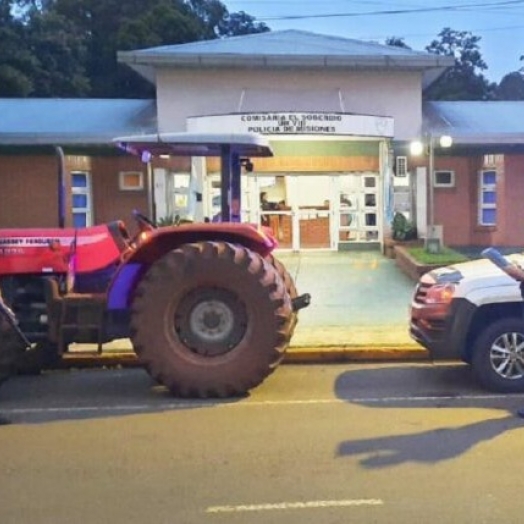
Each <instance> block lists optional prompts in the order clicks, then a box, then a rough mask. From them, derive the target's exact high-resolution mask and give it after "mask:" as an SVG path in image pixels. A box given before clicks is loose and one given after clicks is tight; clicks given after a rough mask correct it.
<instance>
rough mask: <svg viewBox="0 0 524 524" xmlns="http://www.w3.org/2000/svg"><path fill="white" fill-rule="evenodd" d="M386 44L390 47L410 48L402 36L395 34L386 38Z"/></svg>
mask: <svg viewBox="0 0 524 524" xmlns="http://www.w3.org/2000/svg"><path fill="white" fill-rule="evenodd" d="M386 45H389V46H392V47H401V48H402V49H411V47H409V46H408V45H407V44H406V42H404V39H403V38H399V37H397V36H390V37H388V38H386Z"/></svg>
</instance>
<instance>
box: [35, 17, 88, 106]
mask: <svg viewBox="0 0 524 524" xmlns="http://www.w3.org/2000/svg"><path fill="white" fill-rule="evenodd" d="M27 38H28V42H29V45H30V46H31V49H33V53H34V58H35V60H36V64H35V67H34V69H33V73H32V78H33V84H34V87H33V90H32V92H31V95H32V96H41V97H53V96H55V97H56V96H58V97H75V96H86V95H87V94H88V93H89V89H90V84H89V79H88V78H87V76H86V72H85V67H84V64H85V59H86V56H87V54H86V52H87V50H86V46H85V43H84V42H85V37H84V36H83V35H78V34H77V32H76V28H75V26H74V25H73V24H72V23H71V22H70V21H69V20H67V19H66V18H65V17H64V16H62V15H60V14H58V13H55V12H53V11H47V12H40V11H36V12H35V13H34V14H33V15H32V17H31V24H30V25H29V26H28V27H27Z"/></svg>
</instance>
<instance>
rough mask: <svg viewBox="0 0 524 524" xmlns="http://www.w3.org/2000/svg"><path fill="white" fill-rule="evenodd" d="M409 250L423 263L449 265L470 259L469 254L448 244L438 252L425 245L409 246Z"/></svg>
mask: <svg viewBox="0 0 524 524" xmlns="http://www.w3.org/2000/svg"><path fill="white" fill-rule="evenodd" d="M407 251H408V253H409V254H410V255H411V256H412V257H413V258H414V259H415V260H416V261H417V262H420V263H421V264H438V265H442V266H447V265H449V264H458V263H460V262H467V261H468V260H469V259H468V257H467V256H465V255H463V254H462V253H459V252H458V251H455V250H453V249H451V248H449V247H446V246H442V247H441V248H440V251H439V252H438V253H429V252H428V251H427V250H426V248H425V247H423V246H417V247H409V248H407Z"/></svg>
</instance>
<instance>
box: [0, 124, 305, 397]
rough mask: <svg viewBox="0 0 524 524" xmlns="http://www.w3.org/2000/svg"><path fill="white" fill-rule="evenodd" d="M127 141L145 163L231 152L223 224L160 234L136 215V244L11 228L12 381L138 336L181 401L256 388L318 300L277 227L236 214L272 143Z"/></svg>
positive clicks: (169, 138)
mask: <svg viewBox="0 0 524 524" xmlns="http://www.w3.org/2000/svg"><path fill="white" fill-rule="evenodd" d="M118 145H119V146H120V147H121V148H123V149H125V150H126V151H128V152H131V153H134V154H138V155H140V156H141V157H142V160H144V161H149V159H150V158H151V156H152V155H156V154H169V155H184V156H220V157H221V160H222V166H221V217H222V222H219V223H210V222H202V223H189V224H181V225H177V226H168V227H156V225H155V224H154V223H153V222H151V221H150V220H149V218H147V217H146V216H145V215H143V214H141V213H139V212H134V218H135V220H136V222H137V225H138V228H137V230H138V233H137V234H136V235H135V236H134V237H131V236H130V235H129V233H128V230H127V228H126V226H125V225H124V223H123V222H121V221H116V222H112V223H107V224H101V225H96V226H93V227H87V228H82V229H74V228H56V229H4V230H1V229H0V290H1V294H0V380H2V377H3V378H5V377H7V376H8V375H9V374H12V373H16V372H17V370H19V368H21V367H23V366H24V365H25V366H27V365H28V363H29V365H30V366H31V367H33V368H36V369H37V370H38V369H40V368H45V367H52V366H53V365H56V363H57V361H58V360H59V359H60V358H61V357H62V355H64V354H65V353H66V352H67V351H68V350H69V345H70V344H71V343H74V342H78V343H94V344H98V348H99V350H100V351H101V350H102V344H104V343H106V342H109V341H111V340H115V339H120V338H130V339H131V341H132V344H133V347H134V350H135V352H136V354H137V355H138V357H139V360H140V362H141V363H142V364H143V365H144V367H145V368H146V369H147V371H148V372H149V373H150V375H151V376H152V377H153V378H154V379H155V380H156V381H158V382H159V383H161V384H163V385H164V386H166V387H167V388H168V389H169V390H170V391H171V392H172V393H173V394H175V395H177V396H181V397H227V396H234V395H240V394H243V393H245V392H247V391H248V390H250V389H251V388H253V387H255V386H257V385H258V384H260V383H261V382H262V381H263V380H264V379H265V377H267V376H268V375H269V374H270V373H271V372H272V371H273V370H274V369H275V368H276V367H277V365H278V364H279V363H280V362H281V360H282V358H283V356H284V352H285V350H286V348H287V347H288V345H289V342H290V339H291V336H292V334H293V330H294V328H295V325H296V322H297V312H298V310H299V309H300V308H302V307H305V306H307V305H308V304H309V300H310V297H309V295H307V294H306V295H301V296H298V294H297V291H296V288H295V285H294V282H293V280H292V278H291V276H290V275H289V273H288V272H287V270H286V269H285V268H284V266H283V265H282V264H281V263H280V262H279V261H278V260H277V259H276V258H275V257H274V256H273V255H272V251H273V249H274V248H275V246H276V245H277V242H276V240H275V239H274V237H273V236H272V234H271V231H270V230H268V229H266V228H263V227H260V226H258V225H254V224H242V223H239V222H235V220H238V217H236V216H234V215H233V214H232V209H231V202H232V199H237V202H238V199H239V198H240V164H241V162H246V161H247V159H248V158H249V157H256V156H271V155H272V152H271V149H270V147H269V145H268V143H267V141H266V140H265V139H264V138H263V137H260V136H257V135H251V134H239V135H193V134H189V133H185V134H182V133H178V134H171V135H164V136H161V135H154V136H152V135H145V136H139V137H129V138H123V139H119V140H118ZM61 201H64V199H63V198H62V199H61ZM2 297H3V298H2Z"/></svg>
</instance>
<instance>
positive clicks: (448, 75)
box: [424, 27, 496, 100]
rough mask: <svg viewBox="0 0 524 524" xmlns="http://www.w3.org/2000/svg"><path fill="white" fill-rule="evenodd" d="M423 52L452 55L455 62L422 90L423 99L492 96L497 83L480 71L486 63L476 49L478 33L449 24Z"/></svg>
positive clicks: (482, 98) (470, 98) (486, 98)
mask: <svg viewBox="0 0 524 524" xmlns="http://www.w3.org/2000/svg"><path fill="white" fill-rule="evenodd" d="M438 36H439V40H433V41H432V42H431V44H430V45H428V46H427V47H426V51H429V52H430V53H434V54H437V55H443V56H452V57H454V59H455V65H454V66H453V67H451V68H449V69H448V70H447V71H445V72H444V74H443V75H442V76H441V77H440V78H439V79H438V80H437V81H436V82H435V83H433V84H432V85H431V86H430V87H429V88H428V89H427V90H426V91H425V93H424V98H425V99H426V100H489V99H493V98H494V90H495V87H496V84H490V83H489V82H488V81H487V80H486V78H485V77H484V75H483V74H482V71H485V70H486V69H487V68H488V66H487V65H486V63H485V62H484V60H483V59H482V55H481V53H480V49H479V41H480V39H481V38H480V37H479V36H474V35H473V34H472V33H471V32H469V31H455V30H453V29H450V28H449V27H446V28H444V29H443V30H442V31H441V32H440V33H439V35H438Z"/></svg>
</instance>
